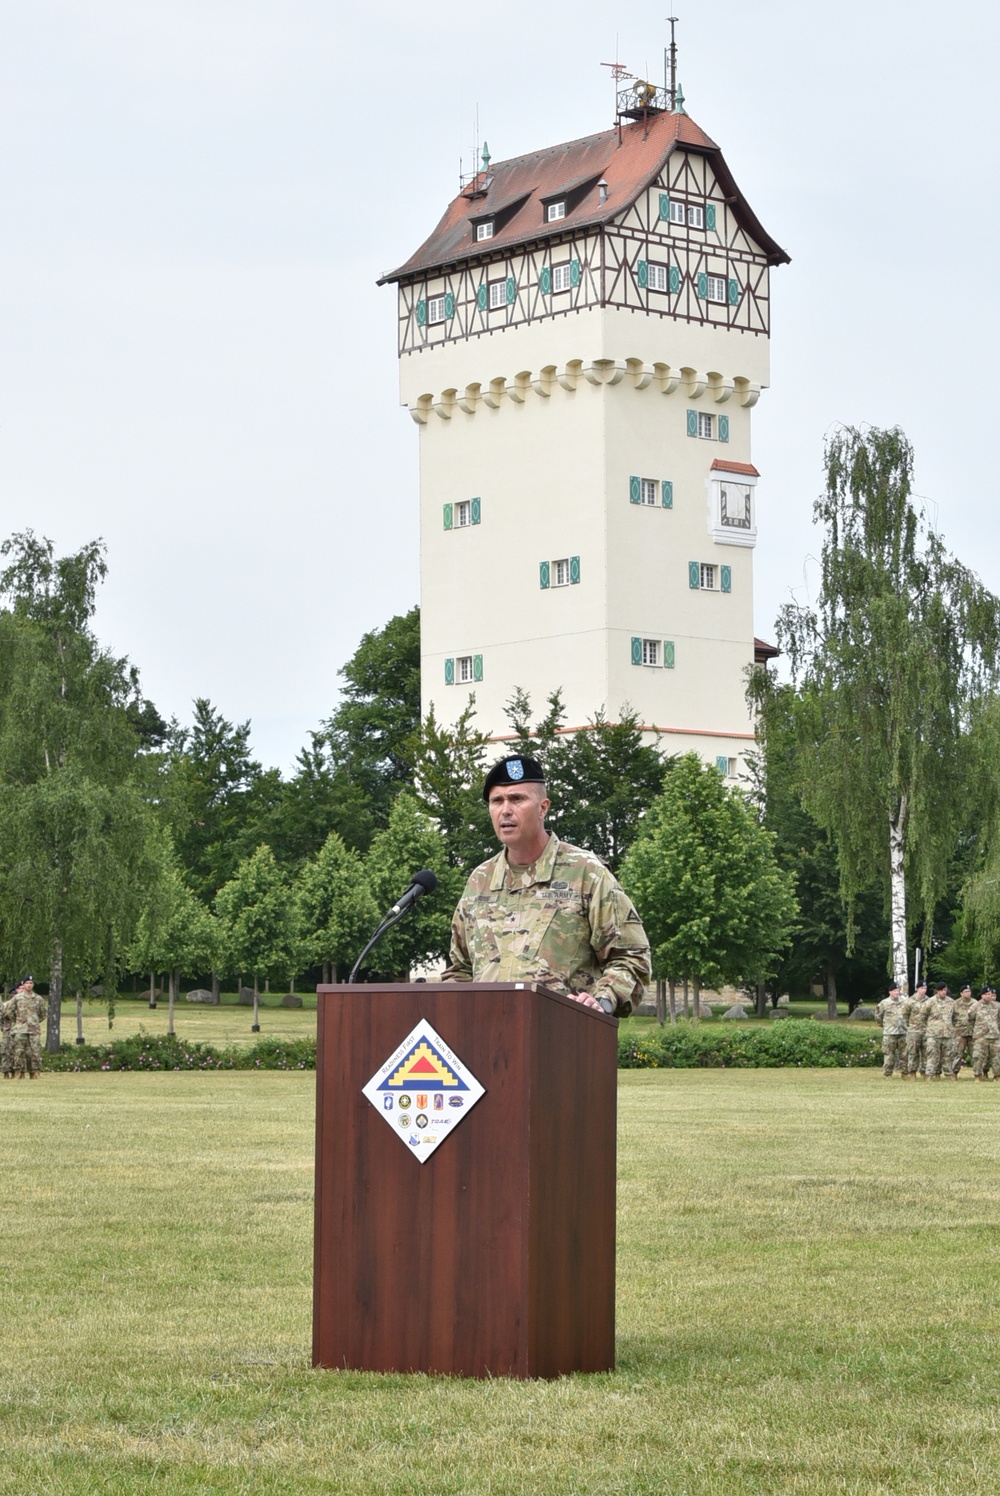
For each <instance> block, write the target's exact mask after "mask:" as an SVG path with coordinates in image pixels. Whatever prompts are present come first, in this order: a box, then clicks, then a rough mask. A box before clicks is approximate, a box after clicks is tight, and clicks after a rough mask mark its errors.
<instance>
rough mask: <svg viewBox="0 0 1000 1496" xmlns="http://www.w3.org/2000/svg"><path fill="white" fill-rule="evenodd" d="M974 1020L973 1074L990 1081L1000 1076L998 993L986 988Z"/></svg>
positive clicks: (979, 1078) (977, 1077)
mask: <svg viewBox="0 0 1000 1496" xmlns="http://www.w3.org/2000/svg"><path fill="white" fill-rule="evenodd" d="M974 1007H975V1010H976V1011H975V1014H974V1016H973V1020H972V1073H973V1075H974V1076H975V1077H976V1080H989V1076H988V1075H987V1073H986V1072H987V1071H988V1070H992V1072H993V1079H994V1080H996V1079H997V1078H998V1075H1000V1008H998V1007H997V995H996V991H995V989H994V988H992V987H984V988H983V990H982V994H981V995H980V998H979V1001H978V1002H977V1003H975V1004H974Z"/></svg>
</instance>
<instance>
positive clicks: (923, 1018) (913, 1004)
mask: <svg viewBox="0 0 1000 1496" xmlns="http://www.w3.org/2000/svg"><path fill="white" fill-rule="evenodd" d="M931 1001H932V999H931V998H929V997H925V998H923V999H920V998H917V997H912V998H911V999H910V1001H909V1002H908V1003H907V1005H906V1018H907V1022H908V1023H909V1026H910V1029H911V1030H912V1031H913V1032H914V1033H918V1034H922V1033H923V1032H924V1029H925V1028H926V1027H927V1012H928V1009H929V1008H930V1005H931Z"/></svg>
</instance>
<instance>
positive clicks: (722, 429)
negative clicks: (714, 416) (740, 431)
mask: <svg viewBox="0 0 1000 1496" xmlns="http://www.w3.org/2000/svg"><path fill="white" fill-rule="evenodd" d="M719 440H720V442H727V441H728V440H729V417H728V416H720V417H719Z"/></svg>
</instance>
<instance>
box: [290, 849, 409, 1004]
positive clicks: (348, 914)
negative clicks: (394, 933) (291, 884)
mask: <svg viewBox="0 0 1000 1496" xmlns="http://www.w3.org/2000/svg"><path fill="white" fill-rule="evenodd" d="M412 871H413V872H416V871H417V869H416V868H414V869H412ZM296 897H297V899H298V906H299V912H300V920H301V929H302V944H303V950H304V954H305V959H306V961H307V962H308V963H309V964H311V965H325V964H326V963H327V962H329V963H330V965H331V966H332V967H333V969H334V972H335V973H336V972H337V971H338V970H339V971H340V973H341V974H342V975H343V976H346V975H347V973H348V972H349V971H350V969H351V967H352V966H353V964H354V961H355V959H356V958H357V956H359V955H360V953H361V951H362V949H363V948H364V945H365V942H366V941H367V940H368V937H369V936H370V935H371V934H372V932H373V931H374V929H375V926H376V925H377V923H378V920H379V915H380V912H381V911H380V910H379V909H378V907H377V905H376V903H375V900H374V898H373V897H372V892H371V889H370V888H369V886H368V879H367V876H366V874H365V868H364V864H363V862H362V860H361V858H360V857H359V856H358V854H357V853H356V852H354V851H351V850H349V849H348V848H347V847H345V846H344V843H343V842H342V841H341V839H340V837H339V836H338V835H337V833H336V832H335V831H331V832H330V834H329V836H328V837H327V839H326V841H325V842H324V843H323V845H322V847H321V848H320V850H319V851H318V852H317V853H316V856H315V857H312V858H310V860H309V861H308V862H307V863H306V864H305V866H304V867H303V868H302V870H301V871H300V873H299V876H298V880H297V883H296ZM334 980H336V977H335V978H334Z"/></svg>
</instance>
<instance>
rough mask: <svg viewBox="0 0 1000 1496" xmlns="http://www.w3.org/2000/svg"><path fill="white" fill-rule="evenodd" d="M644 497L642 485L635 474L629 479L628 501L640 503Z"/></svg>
mask: <svg viewBox="0 0 1000 1496" xmlns="http://www.w3.org/2000/svg"><path fill="white" fill-rule="evenodd" d="M641 498H642V485H641V483H640V482H639V479H638V478H636V477H635V476H634V475H633V476H632V477H631V478H630V479H629V480H628V501H629V503H630V504H638V502H639V500H640V499H641Z"/></svg>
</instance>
